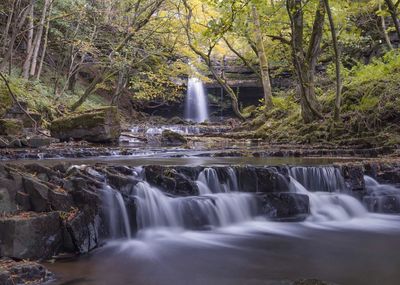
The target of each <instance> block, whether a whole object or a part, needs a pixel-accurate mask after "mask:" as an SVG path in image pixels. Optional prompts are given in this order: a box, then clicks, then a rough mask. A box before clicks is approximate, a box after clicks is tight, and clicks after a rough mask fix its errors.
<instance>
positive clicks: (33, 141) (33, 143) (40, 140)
mask: <svg viewBox="0 0 400 285" xmlns="http://www.w3.org/2000/svg"><path fill="white" fill-rule="evenodd" d="M54 142H57V140H55V139H53V138H48V137H45V136H34V137H31V138H29V139H28V140H27V143H28V146H29V147H32V148H41V147H46V146H49V145H50V144H52V143H54Z"/></svg>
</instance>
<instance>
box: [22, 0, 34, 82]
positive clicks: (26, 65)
mask: <svg viewBox="0 0 400 285" xmlns="http://www.w3.org/2000/svg"><path fill="white" fill-rule="evenodd" d="M29 5H30V7H29V16H28V23H29V24H28V29H29V30H28V43H27V48H26V58H25V61H24V65H23V67H22V76H23V77H24V78H25V79H29V70H30V67H31V63H32V56H33V51H34V45H33V32H34V26H33V20H34V8H35V1H34V0H31V1H30V4H29ZM35 41H36V38H35Z"/></svg>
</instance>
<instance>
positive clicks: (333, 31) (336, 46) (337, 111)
mask: <svg viewBox="0 0 400 285" xmlns="http://www.w3.org/2000/svg"><path fill="white" fill-rule="evenodd" d="M324 4H325V10H326V12H327V14H328V19H329V26H330V28H331V34H332V42H333V49H334V52H335V68H336V97H335V114H334V119H335V121H339V119H340V105H341V96H342V94H341V93H342V78H341V74H340V68H341V64H340V51H339V44H338V39H337V34H336V28H335V23H334V21H333V16H332V11H331V7H330V6H329V0H324Z"/></svg>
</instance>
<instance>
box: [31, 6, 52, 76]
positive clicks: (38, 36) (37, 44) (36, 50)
mask: <svg viewBox="0 0 400 285" xmlns="http://www.w3.org/2000/svg"><path fill="white" fill-rule="evenodd" d="M49 5H50V0H46V1H45V2H44V7H43V10H42V17H41V19H40V24H39V27H38V31H37V32H36V37H35V43H34V51H33V56H32V64H31V69H30V76H35V74H36V66H37V61H38V57H39V49H40V46H41V43H42V36H43V28H44V24H45V21H46V15H47V10H48V8H49Z"/></svg>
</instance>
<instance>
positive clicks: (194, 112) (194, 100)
mask: <svg viewBox="0 0 400 285" xmlns="http://www.w3.org/2000/svg"><path fill="white" fill-rule="evenodd" d="M185 104H186V105H185V118H186V119H187V120H191V121H195V122H198V123H201V122H204V121H206V120H208V103H207V95H206V92H205V89H204V86H203V83H202V82H201V80H200V79H198V78H195V77H191V78H189V79H188V88H187V94H186V103H185Z"/></svg>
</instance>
